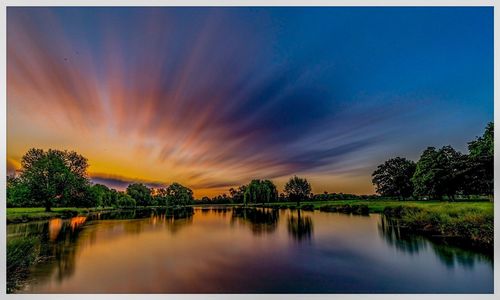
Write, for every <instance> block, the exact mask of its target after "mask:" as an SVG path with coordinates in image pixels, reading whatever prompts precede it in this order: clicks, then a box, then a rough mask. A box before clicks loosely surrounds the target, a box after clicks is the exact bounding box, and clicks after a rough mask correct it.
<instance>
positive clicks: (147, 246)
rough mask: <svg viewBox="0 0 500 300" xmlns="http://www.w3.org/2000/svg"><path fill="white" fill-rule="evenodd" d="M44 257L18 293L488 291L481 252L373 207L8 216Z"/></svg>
mask: <svg viewBox="0 0 500 300" xmlns="http://www.w3.org/2000/svg"><path fill="white" fill-rule="evenodd" d="M30 235H32V236H38V237H39V238H40V241H41V242H40V243H41V244H42V248H43V253H44V254H45V256H47V257H48V258H47V259H46V260H45V261H44V262H42V263H39V264H37V265H36V266H35V267H34V268H33V269H32V271H31V275H30V277H29V279H28V284H27V285H26V287H25V288H24V289H23V290H20V291H18V292H22V293H492V292H493V258H492V256H491V255H486V254H482V253H479V252H475V251H471V250H466V249H462V248H457V247H452V246H447V245H444V244H443V243H436V242H434V241H431V240H428V239H426V238H423V237H420V236H417V235H407V234H402V233H400V232H399V231H398V230H396V229H395V228H394V227H393V226H390V225H389V222H388V220H386V219H385V218H384V217H383V216H381V215H379V214H370V215H369V216H355V215H347V214H339V213H326V212H319V211H314V212H305V211H300V212H299V211H296V210H294V211H292V210H288V209H285V210H271V209H254V210H248V211H247V210H237V209H231V208H206V207H205V208H195V210H194V214H193V215H192V216H191V217H187V218H173V217H166V216H165V215H164V214H162V213H161V212H159V213H152V212H150V211H147V213H144V212H143V213H137V212H126V213H124V214H119V213H114V214H97V215H94V216H90V217H75V218H72V219H69V220H61V219H52V220H49V221H45V222H31V223H24V224H12V225H8V226H7V238H8V239H15V238H20V237H23V236H30Z"/></svg>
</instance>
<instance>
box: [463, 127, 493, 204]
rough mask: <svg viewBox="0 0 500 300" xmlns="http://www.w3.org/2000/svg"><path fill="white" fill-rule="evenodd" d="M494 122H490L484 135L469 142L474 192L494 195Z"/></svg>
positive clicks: (469, 174)
mask: <svg viewBox="0 0 500 300" xmlns="http://www.w3.org/2000/svg"><path fill="white" fill-rule="evenodd" d="M493 127H494V126H493V122H490V123H488V125H487V126H486V129H485V131H484V133H483V136H481V137H478V138H477V139H476V140H475V141H472V142H470V143H469V161H468V163H469V165H468V166H469V172H468V176H469V182H470V183H471V189H472V192H474V193H477V194H482V195H489V196H492V195H493V158H494V136H493V135H494V130H493Z"/></svg>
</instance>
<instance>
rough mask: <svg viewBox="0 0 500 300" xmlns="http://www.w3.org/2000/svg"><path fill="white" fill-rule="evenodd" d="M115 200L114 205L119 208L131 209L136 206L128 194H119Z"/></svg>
mask: <svg viewBox="0 0 500 300" xmlns="http://www.w3.org/2000/svg"><path fill="white" fill-rule="evenodd" d="M117 198H118V199H117V201H116V205H117V206H118V207H120V208H132V207H135V206H136V201H135V200H134V198H132V197H131V196H130V195H128V194H125V193H119V194H118V196H117Z"/></svg>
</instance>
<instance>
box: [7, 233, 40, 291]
mask: <svg viewBox="0 0 500 300" xmlns="http://www.w3.org/2000/svg"><path fill="white" fill-rule="evenodd" d="M39 254H40V247H39V245H38V242H37V239H36V238H34V237H23V238H17V239H14V240H12V241H8V242H7V293H12V292H14V291H15V290H16V289H18V288H19V287H20V286H22V284H23V283H24V282H25V280H26V278H27V277H28V275H29V270H30V267H31V266H32V265H33V264H35V263H36V262H37V260H38V258H39Z"/></svg>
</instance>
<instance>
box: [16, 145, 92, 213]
mask: <svg viewBox="0 0 500 300" xmlns="http://www.w3.org/2000/svg"><path fill="white" fill-rule="evenodd" d="M21 167H22V171H21V175H20V180H21V181H22V183H23V184H25V185H26V188H27V189H28V191H29V197H30V199H31V200H32V202H33V203H34V204H35V205H42V206H44V207H45V210H46V211H50V210H51V207H52V206H54V205H57V204H60V203H74V202H76V204H78V205H81V204H83V202H82V201H80V200H82V199H85V197H87V196H88V191H89V190H88V188H89V180H88V178H87V174H86V171H87V168H88V162H87V159H86V158H85V157H83V156H81V155H79V154H77V153H76V152H74V151H60V150H52V149H49V150H48V151H44V150H42V149H35V148H33V149H30V150H28V152H27V153H26V154H25V155H24V156H23V158H22V160H21Z"/></svg>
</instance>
